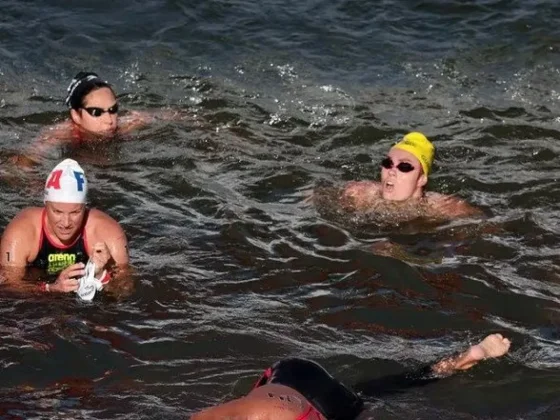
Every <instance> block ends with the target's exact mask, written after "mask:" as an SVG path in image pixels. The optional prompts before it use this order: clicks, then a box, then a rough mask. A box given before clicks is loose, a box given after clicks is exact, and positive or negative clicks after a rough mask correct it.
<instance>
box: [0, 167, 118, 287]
mask: <svg viewBox="0 0 560 420" xmlns="http://www.w3.org/2000/svg"><path fill="white" fill-rule="evenodd" d="M87 192H88V182H87V179H86V176H85V173H84V171H83V169H82V168H81V166H80V165H79V164H78V162H76V161H75V160H72V159H65V160H63V161H62V162H60V163H59V164H58V165H56V167H55V168H54V169H53V170H52V171H51V173H50V174H49V176H48V177H47V180H46V182H45V190H44V204H45V205H44V207H29V208H26V209H24V210H22V211H21V212H20V213H19V214H18V215H16V217H15V218H14V219H13V220H12V221H11V222H10V223H9V224H8V226H7V227H6V230H5V231H4V234H3V235H2V241H1V244H0V253H1V256H0V264H1V265H2V269H3V271H4V273H3V274H4V277H5V278H6V279H7V280H8V284H7V286H9V287H12V288H14V289H19V290H24V289H25V288H26V287H25V284H24V282H22V281H21V280H22V279H23V277H24V275H25V272H26V268H27V267H35V268H39V269H42V270H45V271H46V273H47V274H48V275H49V276H51V278H53V279H54V281H53V282H51V283H49V282H44V283H41V284H39V285H38V287H36V289H38V290H40V291H43V292H62V293H67V292H73V291H76V290H77V289H78V280H77V279H78V278H80V277H82V276H83V275H84V273H85V270H84V268H85V264H86V263H87V261H88V260H90V259H91V261H93V262H94V263H95V278H96V279H98V280H99V281H101V282H102V283H104V284H105V283H107V282H109V280H110V278H111V275H110V273H109V272H108V271H107V269H108V268H109V264H110V263H111V262H112V263H114V264H115V265H116V266H117V267H124V266H127V265H128V250H127V239H126V235H125V233H124V231H123V229H122V228H121V226H120V225H119V224H118V223H117V222H116V221H115V220H114V219H113V218H111V217H110V216H109V215H107V214H105V213H103V212H102V211H100V210H97V209H89V208H87V205H86V202H87Z"/></svg>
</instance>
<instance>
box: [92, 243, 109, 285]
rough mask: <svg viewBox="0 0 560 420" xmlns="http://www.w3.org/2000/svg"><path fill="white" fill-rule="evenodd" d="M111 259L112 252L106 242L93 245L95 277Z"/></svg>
mask: <svg viewBox="0 0 560 420" xmlns="http://www.w3.org/2000/svg"><path fill="white" fill-rule="evenodd" d="M110 259H111V253H110V252H109V248H108V247H107V244H106V243H105V242H97V243H95V244H94V245H93V248H92V253H91V260H92V261H93V262H94V264H95V277H98V276H99V275H100V274H101V273H102V272H103V270H104V269H105V266H106V265H107V263H108V262H109V260H110Z"/></svg>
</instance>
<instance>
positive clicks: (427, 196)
mask: <svg viewBox="0 0 560 420" xmlns="http://www.w3.org/2000/svg"><path fill="white" fill-rule="evenodd" d="M434 154H435V148H434V145H433V144H432V143H431V142H430V141H429V140H428V139H427V138H426V136H425V135H424V134H422V133H419V132H412V133H408V134H407V135H405V136H404V137H403V139H402V140H401V141H400V142H398V143H397V144H395V145H394V146H393V147H391V149H390V150H389V153H387V155H386V156H385V157H384V158H383V159H382V160H381V182H374V181H358V182H351V183H349V184H348V185H347V186H346V187H345V189H344V192H343V198H345V199H346V200H348V201H349V202H350V203H351V204H352V205H353V206H354V208H355V209H356V210H360V211H367V210H369V209H371V208H374V207H376V205H377V204H379V201H380V200H383V201H385V200H386V201H391V202H401V203H403V204H413V205H414V204H415V203H416V202H417V203H422V204H426V206H425V207H426V209H427V213H428V214H426V215H425V216H428V217H429V216H438V217H444V218H455V217H467V216H473V215H479V214H481V212H480V210H478V209H475V208H474V207H472V206H470V205H469V204H467V203H466V202H464V201H463V200H460V199H457V198H455V197H451V196H445V195H442V194H438V193H433V192H429V193H427V192H426V191H425V187H426V184H427V183H428V176H429V175H430V173H431V169H432V163H433V160H434ZM403 207H404V206H403Z"/></svg>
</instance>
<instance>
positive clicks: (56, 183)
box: [44, 159, 87, 204]
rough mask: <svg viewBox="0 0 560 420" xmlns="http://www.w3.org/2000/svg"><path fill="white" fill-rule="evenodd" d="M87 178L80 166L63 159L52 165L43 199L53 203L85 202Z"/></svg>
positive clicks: (72, 161)
mask: <svg viewBox="0 0 560 420" xmlns="http://www.w3.org/2000/svg"><path fill="white" fill-rule="evenodd" d="M86 198H87V179H86V176H85V174H84V170H83V169H82V168H81V166H80V165H79V164H78V162H76V161H75V160H72V159H65V160H63V161H62V162H60V163H59V164H58V165H56V166H55V167H54V169H53V170H52V171H51V173H50V174H49V176H48V177H47V181H46V182H45V198H44V201H51V202H54V203H80V204H81V203H85V202H86Z"/></svg>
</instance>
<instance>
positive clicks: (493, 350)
mask: <svg viewBox="0 0 560 420" xmlns="http://www.w3.org/2000/svg"><path fill="white" fill-rule="evenodd" d="M510 345H511V341H509V340H508V339H507V338H504V337H503V336H502V335H501V334H490V335H489V336H487V337H486V338H485V339H484V340H482V341H481V342H480V343H478V344H475V345H474V346H471V347H469V349H468V350H467V351H465V352H464V353H461V354H460V355H459V356H456V357H450V358H447V359H443V360H441V361H439V362H437V363H436V364H435V365H433V366H432V371H433V372H434V373H435V374H437V375H440V376H447V375H452V374H453V373H455V372H456V371H458V370H467V369H470V368H471V367H473V366H474V365H476V364H477V363H478V362H480V361H481V360H484V359H493V358H497V357H501V356H503V355H504V354H506V353H507V352H508V351H509V347H510Z"/></svg>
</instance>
